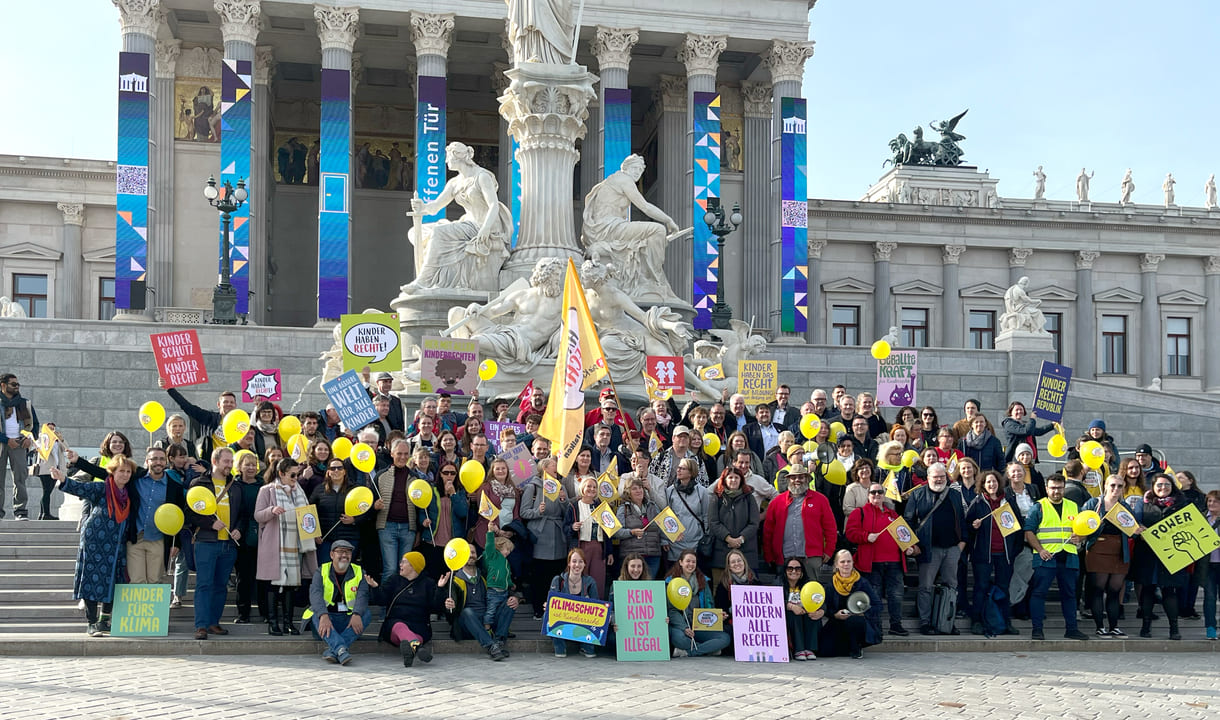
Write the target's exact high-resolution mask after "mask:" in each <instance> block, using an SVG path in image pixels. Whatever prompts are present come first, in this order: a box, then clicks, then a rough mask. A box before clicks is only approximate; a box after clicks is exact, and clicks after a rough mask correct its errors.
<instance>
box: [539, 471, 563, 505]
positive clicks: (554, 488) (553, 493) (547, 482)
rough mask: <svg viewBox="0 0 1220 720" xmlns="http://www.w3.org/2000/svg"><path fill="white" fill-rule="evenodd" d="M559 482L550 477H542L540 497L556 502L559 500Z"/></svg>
mask: <svg viewBox="0 0 1220 720" xmlns="http://www.w3.org/2000/svg"><path fill="white" fill-rule="evenodd" d="M560 487H561V486H560V485H559V480H558V479H557V478H554V477H552V476H550V475H544V476H543V477H542V495H543V496H544V497H545V498H546V499H547V500H557V499H558V498H559V488H560Z"/></svg>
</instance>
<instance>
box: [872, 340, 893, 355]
mask: <svg viewBox="0 0 1220 720" xmlns="http://www.w3.org/2000/svg"><path fill="white" fill-rule="evenodd" d="M893 350H894V349H893V348H891V347H890V344H889V343H888V342H886V341H885V340H878V341H877V342H875V343H873V346H872V348H870V352H872V354H873V357H875V358H876V359H878V360H884V359H886V358H887V357H889V356H890V353H891V352H893Z"/></svg>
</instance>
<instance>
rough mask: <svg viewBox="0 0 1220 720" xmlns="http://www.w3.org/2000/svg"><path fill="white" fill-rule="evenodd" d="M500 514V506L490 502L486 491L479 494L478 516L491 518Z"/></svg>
mask: <svg viewBox="0 0 1220 720" xmlns="http://www.w3.org/2000/svg"><path fill="white" fill-rule="evenodd" d="M499 514H500V508H498V507H496V506H495V505H493V504H492V502H491V500H488V499H487V493H483V494H482V495H480V496H479V517H482V518H486V519H488V520H491V519H492V518H494V517H495V516H497V515H499Z"/></svg>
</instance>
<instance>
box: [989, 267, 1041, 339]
mask: <svg viewBox="0 0 1220 720" xmlns="http://www.w3.org/2000/svg"><path fill="white" fill-rule="evenodd" d="M1028 289H1029V278H1027V277H1022V278H1021V279H1020V280H1018V281H1017V284H1016V285H1013V286H1012V287H1010V288H1008V291H1007V292H1005V293H1004V314H1003V315H1001V316H1000V329H1001V330H1003V331H1015V332H1027V333H1033V334H1035V335H1047V334H1049V333H1047V332H1046V316H1044V315H1043V314H1042V310H1041V309H1040V307H1039V306H1040V305H1042V301H1041V300H1038V299H1037V298H1031V297H1030V296H1029V293H1028Z"/></svg>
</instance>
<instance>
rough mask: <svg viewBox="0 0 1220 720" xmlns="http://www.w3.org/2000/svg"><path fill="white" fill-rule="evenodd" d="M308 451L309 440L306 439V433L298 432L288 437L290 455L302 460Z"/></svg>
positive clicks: (294, 458)
mask: <svg viewBox="0 0 1220 720" xmlns="http://www.w3.org/2000/svg"><path fill="white" fill-rule="evenodd" d="M281 427H282V426H281ZM307 452H309V441H308V440H306V439H305V436H304V435H301V434H300V433H298V434H296V435H293V436H292V437H290V438H288V457H290V458H292V459H293V460H296V461H297V462H302V461H304V460H305V453H307Z"/></svg>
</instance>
